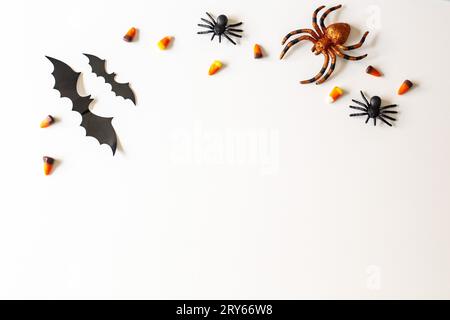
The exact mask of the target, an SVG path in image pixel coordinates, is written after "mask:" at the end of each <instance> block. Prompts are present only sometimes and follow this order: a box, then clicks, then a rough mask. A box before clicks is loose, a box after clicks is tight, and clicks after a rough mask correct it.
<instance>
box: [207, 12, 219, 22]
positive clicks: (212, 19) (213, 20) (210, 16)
mask: <svg viewBox="0 0 450 320" xmlns="http://www.w3.org/2000/svg"><path fill="white" fill-rule="evenodd" d="M206 15H207V16H208V17H209V18H210V19H211V21H212V22H213V24H214V25H216V24H217V21H216V20H215V19H214V18H213V17H212V15H210V14H209V13H208V12H207V13H206Z"/></svg>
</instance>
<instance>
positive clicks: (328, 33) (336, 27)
mask: <svg viewBox="0 0 450 320" xmlns="http://www.w3.org/2000/svg"><path fill="white" fill-rule="evenodd" d="M341 7H342V6H341V5H338V6H335V7H332V8H330V9H328V10H327V11H325V12H324V14H323V15H322V17H321V18H320V27H319V25H318V24H317V14H318V13H319V11H320V10H322V9H323V8H325V6H321V7H319V8H317V9H316V11H314V13H313V18H312V24H313V28H314V30H313V29H298V30H294V31H292V32H289V33H288V34H287V35H286V36H285V37H284V39H283V41H282V43H281V44H285V43H286V41H287V40H288V39H289V38H290V37H292V36H293V35H296V34H302V33H306V34H305V35H302V36H299V37H298V38H296V39H294V40H291V41H290V42H288V43H287V44H286V46H285V47H284V49H283V51H282V52H281V55H280V59H283V57H284V55H285V54H286V53H287V52H288V50H289V49H290V48H291V47H292V46H293V45H295V44H296V43H299V42H300V41H303V40H308V41H311V42H312V43H313V47H312V49H311V51H312V52H313V53H314V54H316V55H319V54H323V55H324V59H325V60H324V64H323V67H322V69H320V72H319V73H318V74H317V75H316V76H315V77H313V78H311V79H308V80H303V81H301V82H300V83H302V84H306V83H312V82H316V84H321V83H323V82H325V81H326V80H327V79H328V78H329V77H330V76H331V74H332V73H333V71H334V69H335V67H336V57H337V56H338V57H341V58H343V59H346V60H352V61H355V60H361V59H364V58H365V57H367V54H365V55H362V56H357V57H354V56H349V55H347V54H344V53H343V52H342V50H344V51H348V50H353V49H357V48H359V47H361V46H362V45H363V43H364V41H365V40H366V37H367V35H368V34H369V32H366V33H364V35H363V37H362V38H361V40H360V41H359V42H358V43H357V44H355V45H351V46H344V43H345V42H346V41H347V39H348V36H349V35H350V30H351V27H350V25H349V24H347V23H334V24H331V25H329V26H328V27H327V26H325V18H326V17H327V16H328V15H329V14H330V12H333V11H335V10H337V9H339V8H341ZM330 60H331V63H330ZM328 67H329V69H328ZM327 69H328V72H327V73H326V74H325V71H327ZM324 74H325V75H324Z"/></svg>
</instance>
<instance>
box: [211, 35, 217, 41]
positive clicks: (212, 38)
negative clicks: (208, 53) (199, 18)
mask: <svg viewBox="0 0 450 320" xmlns="http://www.w3.org/2000/svg"><path fill="white" fill-rule="evenodd" d="M215 36H216V34H215V33H213V35H212V37H211V41H213V40H214V37H215Z"/></svg>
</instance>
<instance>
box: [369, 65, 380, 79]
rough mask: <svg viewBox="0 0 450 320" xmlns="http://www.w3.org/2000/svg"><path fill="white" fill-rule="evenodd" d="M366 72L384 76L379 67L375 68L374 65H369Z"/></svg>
mask: <svg viewBox="0 0 450 320" xmlns="http://www.w3.org/2000/svg"><path fill="white" fill-rule="evenodd" d="M366 73H368V74H370V75H372V76H374V77H381V76H382V74H381V72H380V71H378V70H377V69H375V68H374V67H372V66H368V67H367V69H366Z"/></svg>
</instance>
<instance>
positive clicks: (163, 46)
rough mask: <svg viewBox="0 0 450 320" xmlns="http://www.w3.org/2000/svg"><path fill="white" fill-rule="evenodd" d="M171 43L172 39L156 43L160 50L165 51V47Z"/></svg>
mask: <svg viewBox="0 0 450 320" xmlns="http://www.w3.org/2000/svg"><path fill="white" fill-rule="evenodd" d="M171 41H172V37H164V38H162V39H161V40H159V41H158V47H159V48H160V49H161V50H166V49H167V47H168V46H169V45H170V42H171Z"/></svg>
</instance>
